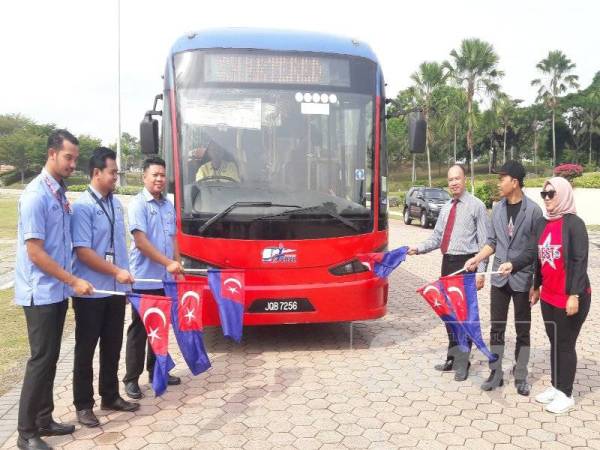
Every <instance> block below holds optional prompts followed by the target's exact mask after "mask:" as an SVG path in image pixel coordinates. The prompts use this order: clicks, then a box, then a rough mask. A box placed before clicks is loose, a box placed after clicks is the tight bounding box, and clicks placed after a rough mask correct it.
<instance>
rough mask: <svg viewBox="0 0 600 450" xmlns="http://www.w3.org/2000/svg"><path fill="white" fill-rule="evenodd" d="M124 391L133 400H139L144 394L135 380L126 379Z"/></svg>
mask: <svg viewBox="0 0 600 450" xmlns="http://www.w3.org/2000/svg"><path fill="white" fill-rule="evenodd" d="M125 393H126V394H127V397H129V398H133V399H135V400H139V399H140V398H142V397H143V396H144V394H142V391H141V390H140V385H139V384H138V382H137V381H128V382H127V383H125Z"/></svg>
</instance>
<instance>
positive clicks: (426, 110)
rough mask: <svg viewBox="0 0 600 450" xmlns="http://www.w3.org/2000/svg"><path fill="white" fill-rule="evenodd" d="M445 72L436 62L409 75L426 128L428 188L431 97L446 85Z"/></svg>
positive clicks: (426, 62) (424, 63) (429, 177)
mask: <svg viewBox="0 0 600 450" xmlns="http://www.w3.org/2000/svg"><path fill="white" fill-rule="evenodd" d="M447 76H448V75H447V72H446V70H445V69H444V67H443V66H442V64H439V63H437V62H428V61H425V62H423V63H421V65H420V66H419V71H418V72H415V73H413V74H412V75H411V77H410V78H411V80H412V81H413V83H414V84H413V86H412V92H413V94H414V97H415V103H416V104H417V105H418V106H419V107H420V108H422V110H423V115H424V116H425V121H426V122H427V128H426V133H425V151H426V154H427V174H428V179H429V186H431V152H430V148H429V147H430V144H431V140H432V136H431V127H430V124H429V120H430V118H431V116H432V102H433V95H434V93H435V91H436V90H437V89H439V88H440V87H441V86H443V85H444V84H445V83H446V78H447Z"/></svg>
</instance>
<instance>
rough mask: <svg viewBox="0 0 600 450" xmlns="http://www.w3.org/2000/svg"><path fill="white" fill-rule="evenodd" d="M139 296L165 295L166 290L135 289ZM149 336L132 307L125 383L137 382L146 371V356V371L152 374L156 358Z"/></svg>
mask: <svg viewBox="0 0 600 450" xmlns="http://www.w3.org/2000/svg"><path fill="white" fill-rule="evenodd" d="M134 292H137V293H138V294H148V295H165V291H164V289H146V290H142V289H134ZM147 340H148V336H147V334H146V328H145V327H144V323H143V322H142V319H141V318H140V315H139V314H138V313H137V311H136V310H135V308H134V307H133V306H132V307H131V324H129V328H127V344H126V346H125V371H126V373H125V377H124V378H123V382H124V383H127V382H129V381H137V380H138V378H139V377H140V375H141V374H142V372H143V371H144V356H146V370H147V371H148V372H149V373H150V374H152V373H153V372H154V363H155V362H156V356H154V352H153V351H152V348H151V347H150V344H149V343H147ZM146 347H147V348H146Z"/></svg>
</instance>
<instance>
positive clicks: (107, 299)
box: [71, 147, 140, 427]
mask: <svg viewBox="0 0 600 450" xmlns="http://www.w3.org/2000/svg"><path fill="white" fill-rule="evenodd" d="M116 157H117V155H116V154H115V152H114V151H112V150H111V149H109V148H105V147H98V148H97V149H95V150H94V152H93V154H92V157H91V158H90V162H89V173H90V179H91V183H90V185H89V186H88V188H87V190H86V191H85V192H84V193H83V194H82V195H81V197H79V198H78V199H77V201H76V202H75V203H74V204H73V220H72V222H71V234H72V236H73V254H74V257H73V273H74V274H75V275H77V276H80V277H82V278H85V279H87V280H90V281H91V282H92V284H93V285H94V287H95V288H96V289H99V290H105V291H113V292H114V291H118V292H123V291H128V290H130V285H131V284H132V283H133V277H132V276H131V274H130V273H129V271H128V270H129V263H128V254H127V243H126V241H125V233H126V232H125V220H124V217H123V208H122V206H121V202H119V200H118V199H117V198H115V197H114V196H113V191H114V189H115V186H116V183H117V172H118V168H117V163H116ZM73 308H74V309H75V361H74V367H73V404H74V405H75V410H76V411H77V419H78V420H79V422H80V423H81V424H82V425H85V426H87V427H95V426H98V425H99V424H100V422H99V421H98V418H97V417H96V415H95V414H94V411H93V410H92V408H93V406H94V388H93V380H94V372H93V368H92V364H93V359H94V352H95V350H96V345H97V344H98V341H100V375H99V381H98V384H99V386H98V390H99V392H100V396H101V397H102V403H101V408H102V409H104V410H113V411H135V410H137V409H138V408H139V406H140V405H139V404H138V403H131V402H128V401H125V400H123V399H122V398H121V396H120V395H119V378H118V374H117V372H118V370H119V356H120V353H121V345H122V342H123V325H124V323H125V296H123V295H108V294H99V293H94V294H92V295H89V296H75V297H73Z"/></svg>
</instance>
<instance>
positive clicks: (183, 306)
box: [164, 281, 210, 375]
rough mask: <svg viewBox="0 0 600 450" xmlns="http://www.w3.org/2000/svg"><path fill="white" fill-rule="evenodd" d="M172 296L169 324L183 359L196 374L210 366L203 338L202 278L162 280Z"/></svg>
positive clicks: (204, 284) (167, 292)
mask: <svg viewBox="0 0 600 450" xmlns="http://www.w3.org/2000/svg"><path fill="white" fill-rule="evenodd" d="M164 284H165V292H166V294H167V295H168V296H169V297H171V300H172V301H171V323H172V324H173V332H174V333H175V338H176V339H177V343H178V344H179V349H180V350H181V354H182V355H183V359H185V362H186V363H187V365H188V367H189V368H190V370H191V372H192V373H193V374H194V375H198V374H200V373H202V372H204V371H206V370H207V369H208V368H209V367H210V360H209V359H208V355H207V354H206V349H205V348H204V340H203V333H202V330H203V326H202V288H203V287H204V286H206V283H205V282H201V281H165V282H164Z"/></svg>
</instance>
